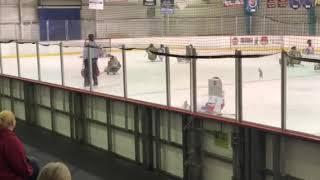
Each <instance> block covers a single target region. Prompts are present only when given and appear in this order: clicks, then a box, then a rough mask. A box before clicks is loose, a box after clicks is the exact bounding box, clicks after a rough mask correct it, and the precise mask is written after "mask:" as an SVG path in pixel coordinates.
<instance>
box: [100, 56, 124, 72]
mask: <svg viewBox="0 0 320 180" xmlns="http://www.w3.org/2000/svg"><path fill="white" fill-rule="evenodd" d="M120 68H121V64H120V62H119V61H118V59H117V57H115V56H113V55H110V60H109V61H108V66H107V67H106V68H105V70H104V71H105V72H106V73H107V74H110V73H112V74H113V75H115V74H116V73H117V72H118V71H119V70H120Z"/></svg>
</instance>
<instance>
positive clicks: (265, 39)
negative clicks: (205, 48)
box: [230, 36, 283, 48]
mask: <svg viewBox="0 0 320 180" xmlns="http://www.w3.org/2000/svg"><path fill="white" fill-rule="evenodd" d="M230 41H231V42H230V44H231V47H233V48H241V47H270V46H272V47H278V46H279V47H280V46H281V44H282V43H283V39H282V38H281V37H280V36H232V37H231V38H230Z"/></svg>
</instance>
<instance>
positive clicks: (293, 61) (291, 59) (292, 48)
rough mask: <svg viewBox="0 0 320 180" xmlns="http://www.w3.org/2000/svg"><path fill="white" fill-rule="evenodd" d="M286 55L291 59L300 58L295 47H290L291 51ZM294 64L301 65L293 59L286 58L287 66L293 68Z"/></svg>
mask: <svg viewBox="0 0 320 180" xmlns="http://www.w3.org/2000/svg"><path fill="white" fill-rule="evenodd" d="M288 55H289V56H292V57H296V58H301V57H302V56H301V53H300V51H298V50H297V47H296V46H292V47H291V50H290V51H289V53H288ZM295 64H301V61H299V60H297V59H294V58H288V61H287V65H288V66H292V67H293V66H294V65H295Z"/></svg>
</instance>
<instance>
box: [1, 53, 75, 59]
mask: <svg viewBox="0 0 320 180" xmlns="http://www.w3.org/2000/svg"><path fill="white" fill-rule="evenodd" d="M80 54H81V52H64V53H63V55H80ZM55 56H60V53H47V54H40V59H41V57H55ZM19 57H20V58H36V57H37V55H36V54H20V56H19ZM2 58H3V59H16V58H17V55H16V54H14V55H4V56H2Z"/></svg>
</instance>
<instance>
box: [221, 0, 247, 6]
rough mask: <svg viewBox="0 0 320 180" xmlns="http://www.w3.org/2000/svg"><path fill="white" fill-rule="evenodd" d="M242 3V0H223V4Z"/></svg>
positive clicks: (235, 4) (234, 4) (238, 4)
mask: <svg viewBox="0 0 320 180" xmlns="http://www.w3.org/2000/svg"><path fill="white" fill-rule="evenodd" d="M241 5H243V0H224V6H225V7H229V6H241Z"/></svg>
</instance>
